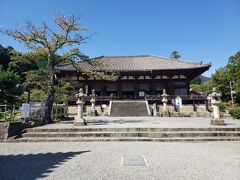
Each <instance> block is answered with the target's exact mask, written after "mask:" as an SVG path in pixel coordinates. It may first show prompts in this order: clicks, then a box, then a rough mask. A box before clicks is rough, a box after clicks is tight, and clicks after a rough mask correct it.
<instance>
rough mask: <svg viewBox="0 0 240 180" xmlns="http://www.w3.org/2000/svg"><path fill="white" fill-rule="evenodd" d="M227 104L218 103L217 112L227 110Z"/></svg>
mask: <svg viewBox="0 0 240 180" xmlns="http://www.w3.org/2000/svg"><path fill="white" fill-rule="evenodd" d="M227 105H228V104H227V103H226V102H220V103H219V105H218V107H219V110H220V111H221V112H225V111H226V108H227Z"/></svg>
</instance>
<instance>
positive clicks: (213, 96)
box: [210, 88, 226, 125]
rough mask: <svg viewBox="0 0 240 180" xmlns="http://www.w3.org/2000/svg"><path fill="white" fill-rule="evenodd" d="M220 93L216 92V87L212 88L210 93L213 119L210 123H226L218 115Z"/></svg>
mask: <svg viewBox="0 0 240 180" xmlns="http://www.w3.org/2000/svg"><path fill="white" fill-rule="evenodd" d="M220 96H221V95H220V94H219V93H217V92H216V88H213V92H212V94H210V97H211V103H212V107H213V119H212V120H211V124H212V125H226V124H225V122H224V119H222V118H221V117H220V112H219V107H218V105H219V103H220Z"/></svg>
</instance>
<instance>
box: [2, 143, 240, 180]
mask: <svg viewBox="0 0 240 180" xmlns="http://www.w3.org/2000/svg"><path fill="white" fill-rule="evenodd" d="M123 156H124V157H132V156H139V157H143V158H144V160H145V163H146V166H122V157H123ZM0 167H1V168H0V179H1V180H15V179H16V180H18V179H19V180H23V179H24V180H35V179H57V180H81V179H82V180H88V179H89V180H100V179H101V180H103V179H104V180H159V179H163V180H170V179H173V180H195V179H198V180H226V179H227V180H239V177H240V143H239V142H235V143H234V142H211V143H159V142H158V143H155V142H92V143H60V142H58V143H15V144H14V143H2V144H1V148H0Z"/></svg>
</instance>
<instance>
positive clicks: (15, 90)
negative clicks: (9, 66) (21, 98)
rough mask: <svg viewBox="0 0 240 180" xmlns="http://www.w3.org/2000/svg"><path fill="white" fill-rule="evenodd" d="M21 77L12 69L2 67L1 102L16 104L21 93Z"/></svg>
mask: <svg viewBox="0 0 240 180" xmlns="http://www.w3.org/2000/svg"><path fill="white" fill-rule="evenodd" d="M19 83H20V77H19V76H18V75H17V74H15V73H13V72H10V71H4V70H1V69H0V104H15V103H16V99H17V96H18V95H19V94H20V93H21V89H20V88H19Z"/></svg>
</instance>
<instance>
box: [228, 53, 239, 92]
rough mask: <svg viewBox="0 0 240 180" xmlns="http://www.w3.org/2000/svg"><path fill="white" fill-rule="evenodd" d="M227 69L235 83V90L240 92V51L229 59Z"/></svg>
mask: <svg viewBox="0 0 240 180" xmlns="http://www.w3.org/2000/svg"><path fill="white" fill-rule="evenodd" d="M227 68H228V69H229V73H230V76H231V80H232V81H233V83H234V88H235V90H236V91H237V92H240V51H239V52H237V53H236V54H235V55H233V56H231V57H229V59H228V64H227Z"/></svg>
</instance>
